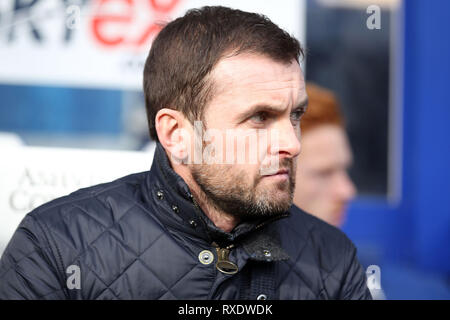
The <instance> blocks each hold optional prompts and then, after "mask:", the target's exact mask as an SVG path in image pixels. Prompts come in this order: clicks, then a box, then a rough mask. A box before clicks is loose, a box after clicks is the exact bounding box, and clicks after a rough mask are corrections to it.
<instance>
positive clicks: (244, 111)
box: [190, 54, 307, 219]
mask: <svg viewBox="0 0 450 320" xmlns="http://www.w3.org/2000/svg"><path fill="white" fill-rule="evenodd" d="M211 78H212V79H213V82H214V94H213V97H212V98H211V101H210V102H209V103H208V105H207V106H206V109H205V115H204V123H203V124H202V125H203V130H206V131H209V132H213V134H212V135H210V136H209V139H206V140H208V141H206V142H203V145H202V146H203V150H204V151H205V150H206V149H207V148H208V145H209V146H211V145H214V146H215V151H214V152H212V153H211V154H214V155H215V156H217V155H219V154H220V155H221V156H220V157H217V158H216V161H215V163H213V164H205V163H202V164H191V165H190V170H191V174H192V177H193V179H194V181H195V182H196V184H198V186H199V187H200V189H201V190H202V191H203V192H204V193H205V194H206V197H207V198H208V200H209V201H210V202H211V204H212V205H214V206H215V207H216V208H218V209H220V210H222V211H224V212H226V213H228V214H231V215H234V216H236V217H239V218H241V219H248V218H258V217H262V216H270V215H274V214H279V213H282V212H285V211H286V210H288V209H289V207H290V205H291V203H292V197H293V191H294V186H295V170H296V163H295V159H296V156H297V155H298V154H299V152H300V142H299V140H300V123H299V119H300V116H301V115H302V114H303V112H304V109H305V107H306V99H307V97H306V92H305V84H304V79H303V75H302V72H301V69H300V66H299V64H298V63H297V62H295V61H293V62H292V63H291V64H282V63H279V62H276V61H274V60H272V59H269V58H266V57H263V56H260V55H254V54H240V55H237V56H234V57H231V58H225V59H222V60H221V61H220V62H219V63H218V64H217V66H216V67H215V68H214V70H213V72H212V77H211ZM207 136H208V135H207ZM245 136H247V138H244V137H245ZM203 140H205V137H204V138H203ZM230 161H231V162H230ZM203 162H204V161H203ZM225 162H226V163H225Z"/></svg>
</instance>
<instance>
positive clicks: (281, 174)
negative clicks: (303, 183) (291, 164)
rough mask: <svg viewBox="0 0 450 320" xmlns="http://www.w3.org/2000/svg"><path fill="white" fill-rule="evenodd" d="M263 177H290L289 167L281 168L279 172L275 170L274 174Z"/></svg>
mask: <svg viewBox="0 0 450 320" xmlns="http://www.w3.org/2000/svg"><path fill="white" fill-rule="evenodd" d="M263 177H264V178H266V177H274V178H276V177H278V178H289V169H280V170H278V171H277V172H274V173H272V174H266V175H264V176H263Z"/></svg>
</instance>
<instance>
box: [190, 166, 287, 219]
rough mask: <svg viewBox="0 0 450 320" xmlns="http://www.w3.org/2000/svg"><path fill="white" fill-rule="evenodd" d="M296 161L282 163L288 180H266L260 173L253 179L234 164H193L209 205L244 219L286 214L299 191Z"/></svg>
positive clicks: (196, 180) (196, 178)
mask: <svg viewBox="0 0 450 320" xmlns="http://www.w3.org/2000/svg"><path fill="white" fill-rule="evenodd" d="M294 164H295V162H294V161H293V159H283V160H281V161H280V168H288V169H289V178H288V179H287V180H285V181H264V179H271V178H264V177H263V176H261V175H260V174H259V173H257V174H256V175H255V176H250V175H249V174H248V173H247V172H246V171H245V170H243V169H242V170H239V171H237V169H236V168H234V166H233V165H208V164H203V165H191V174H192V178H193V180H194V181H195V183H196V184H197V185H198V186H199V187H200V190H201V191H202V192H203V193H204V196H205V200H206V201H207V203H208V205H210V206H213V207H214V208H215V209H218V210H220V211H222V212H224V213H226V214H229V215H232V216H234V217H236V218H239V219H240V220H241V221H243V220H252V219H259V218H268V217H272V216H277V215H280V214H283V213H285V212H286V211H287V210H288V209H289V208H290V206H291V205H292V200H293V195H294V189H295V165H294Z"/></svg>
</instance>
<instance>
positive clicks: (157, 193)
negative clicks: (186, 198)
mask: <svg viewBox="0 0 450 320" xmlns="http://www.w3.org/2000/svg"><path fill="white" fill-rule="evenodd" d="M156 196H157V197H158V199H159V200H162V199H164V192H162V191H161V190H158V191H157V192H156Z"/></svg>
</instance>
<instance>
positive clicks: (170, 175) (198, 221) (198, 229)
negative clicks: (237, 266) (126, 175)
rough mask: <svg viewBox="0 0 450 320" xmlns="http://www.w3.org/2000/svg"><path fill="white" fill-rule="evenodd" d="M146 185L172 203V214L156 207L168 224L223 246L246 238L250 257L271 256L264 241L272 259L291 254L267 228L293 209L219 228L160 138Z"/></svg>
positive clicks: (170, 205)
mask: <svg viewBox="0 0 450 320" xmlns="http://www.w3.org/2000/svg"><path fill="white" fill-rule="evenodd" d="M145 187H146V190H145V192H144V196H146V195H147V196H148V197H150V198H151V197H152V196H151V195H150V193H153V196H154V194H156V196H157V197H159V198H161V197H162V199H159V200H161V201H159V203H160V204H161V205H163V203H165V205H166V207H167V204H168V205H169V207H170V208H171V209H172V210H171V212H170V214H167V210H156V211H158V212H155V214H156V215H158V218H160V219H161V220H162V221H163V222H164V223H165V224H168V225H170V226H172V227H174V228H176V229H178V230H179V231H183V232H185V233H188V234H189V235H190V236H191V237H197V238H200V239H203V240H206V241H208V242H209V243H213V242H215V243H216V244H218V245H219V246H220V247H226V246H228V245H230V244H236V243H237V242H242V244H243V247H244V248H245V249H246V251H247V252H248V253H249V254H250V257H252V258H253V259H255V260H261V259H263V260H267V259H266V258H267V257H264V256H263V255H261V250H259V249H260V248H259V245H260V244H261V243H264V247H271V252H273V253H274V254H273V255H272V256H271V259H270V260H283V259H286V258H287V254H286V253H285V252H284V251H283V250H282V249H281V247H280V245H279V241H278V236H277V233H276V232H275V233H274V232H273V231H272V232H269V233H268V232H265V231H263V230H265V229H266V227H267V226H269V225H270V224H271V222H272V221H274V220H278V219H280V218H284V217H287V216H288V215H289V212H286V213H285V214H283V215H280V216H276V217H271V218H264V219H258V220H255V221H248V222H242V223H240V224H238V225H237V226H236V227H235V228H234V229H233V230H232V231H231V232H225V231H223V230H221V229H219V228H217V227H216V226H215V225H214V223H213V222H212V221H211V220H210V219H209V218H208V217H207V216H206V215H205V214H204V212H203V211H202V210H201V209H200V208H199V207H198V206H196V204H195V202H194V200H193V196H192V193H191V191H190V189H189V187H188V185H187V184H186V182H185V181H184V180H183V179H182V178H181V177H180V176H179V175H178V174H177V173H176V172H175V171H174V170H173V169H172V167H171V165H170V162H169V159H168V157H167V154H166V152H165V150H164V148H163V147H162V145H161V144H160V143H159V142H157V143H156V149H155V155H154V159H153V163H152V167H151V169H150V172H149V174H148V175H147V179H146V182H145ZM161 195H162V196H161ZM180 218H181V219H180Z"/></svg>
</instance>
